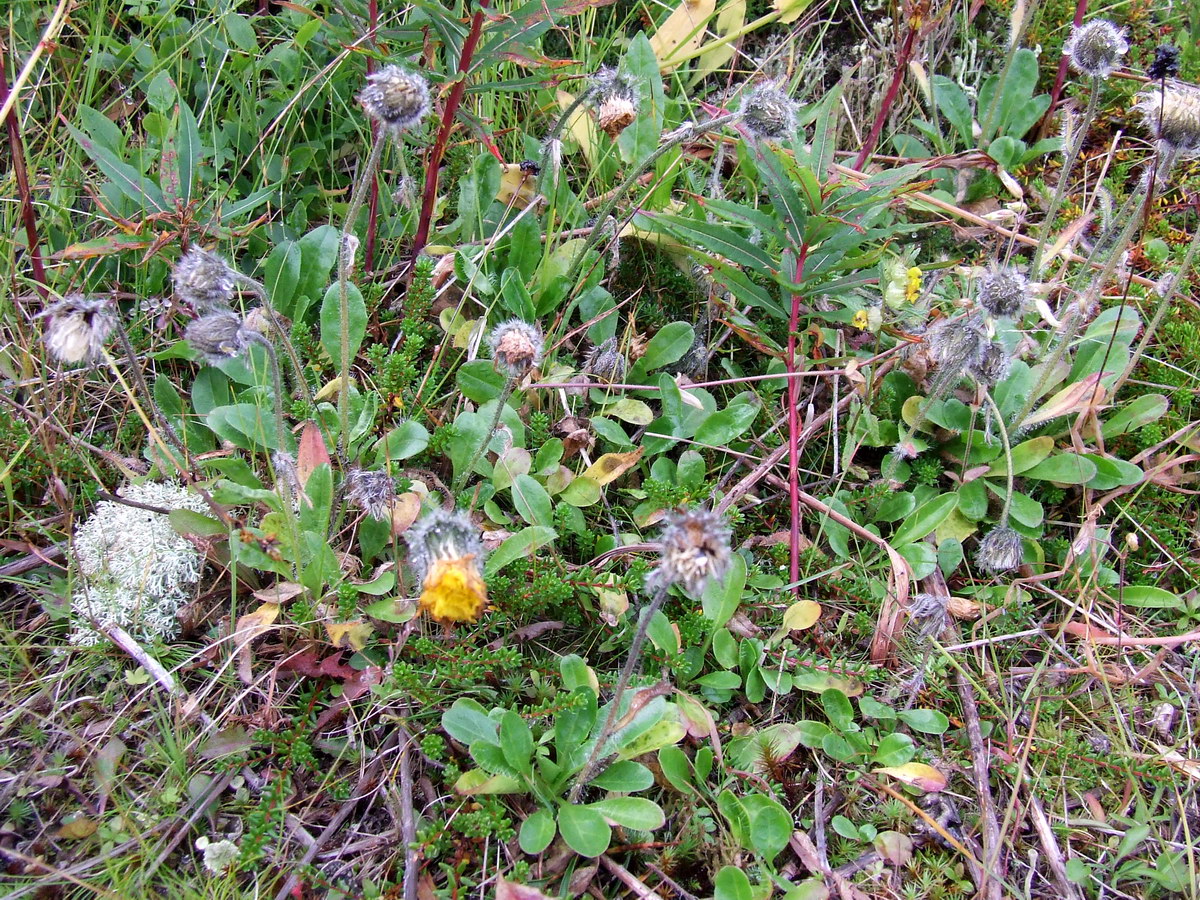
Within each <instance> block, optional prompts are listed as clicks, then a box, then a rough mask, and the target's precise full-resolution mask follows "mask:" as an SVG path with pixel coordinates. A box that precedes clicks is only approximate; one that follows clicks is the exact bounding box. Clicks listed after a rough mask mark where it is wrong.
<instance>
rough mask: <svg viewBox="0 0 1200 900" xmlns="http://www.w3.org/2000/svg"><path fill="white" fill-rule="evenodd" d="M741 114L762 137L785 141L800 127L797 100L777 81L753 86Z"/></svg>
mask: <svg viewBox="0 0 1200 900" xmlns="http://www.w3.org/2000/svg"><path fill="white" fill-rule="evenodd" d="M741 113H742V124H743V125H745V126H746V130H747V131H749V132H750V134H751V135H753V136H754V137H756V138H758V139H759V140H766V141H777V140H782V139H784V138H788V137H791V135H792V132H794V131H795V130H796V103H795V101H793V100H792V98H791V97H789V96H788V95H787V94H785V93H784V92H783V91H781V90H780V89H779V88H777V87H775V86H774V85H773V84H760V85H758V86H756V87H754V88H751V90H750V91H749V93H747V94H746V97H745V99H744V100H742V107H741Z"/></svg>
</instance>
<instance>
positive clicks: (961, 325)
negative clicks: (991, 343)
mask: <svg viewBox="0 0 1200 900" xmlns="http://www.w3.org/2000/svg"><path fill="white" fill-rule="evenodd" d="M925 340H926V341H927V342H928V344H929V352H930V354H931V355H932V356H933V359H934V361H935V362H936V363H937V364H938V365H939V366H940V367H941V368H943V369H948V370H951V371H961V370H963V369H965V368H970V367H971V366H974V365H976V364H977V363H978V362H979V360H980V359H981V358H982V357H983V353H984V351H985V350H986V349H987V332H986V331H985V330H984V327H983V322H982V321H981V320H980V319H979V318H978V317H976V316H966V317H964V318H961V319H941V320H939V321H938V322H935V323H934V324H933V325H932V326H930V328H929V331H928V332H927V333H926V335H925Z"/></svg>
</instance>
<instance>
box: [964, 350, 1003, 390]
mask: <svg viewBox="0 0 1200 900" xmlns="http://www.w3.org/2000/svg"><path fill="white" fill-rule="evenodd" d="M1011 369H1012V354H1010V353H1009V352H1008V348H1007V347H1005V346H1004V344H1003V342H1001V341H991V342H989V343H988V345H987V346H986V347H985V348H984V350H983V355H982V356H980V358H979V360H978V362H976V363H975V364H974V365H973V366H971V374H972V375H973V376H974V377H975V380H976V381H978V382H979V383H980V384H982V385H984V386H985V387H993V386H994V385H997V384H999V383H1000V382H1001V381H1003V380H1004V379H1005V378H1007V377H1008V373H1009V371H1011Z"/></svg>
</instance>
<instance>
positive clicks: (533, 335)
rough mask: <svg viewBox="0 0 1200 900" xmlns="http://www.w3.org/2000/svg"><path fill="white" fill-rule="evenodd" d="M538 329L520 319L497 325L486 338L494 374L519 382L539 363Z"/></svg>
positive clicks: (539, 338)
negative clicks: (497, 373) (519, 379)
mask: <svg viewBox="0 0 1200 900" xmlns="http://www.w3.org/2000/svg"><path fill="white" fill-rule="evenodd" d="M544 340H545V338H543V337H542V329H541V328H539V327H538V326H537V325H530V324H529V323H528V322H522V321H521V320H520V319H509V320H508V321H507V322H501V323H500V324H499V325H497V326H496V327H495V328H493V329H492V333H491V334H489V335H488V348H489V349H490V350H491V351H492V361H493V362H494V364H495V366H496V371H498V372H500V373H502V374H504V375H506V376H508V377H509V378H520V377H521V376H523V375H524V374H525V373H526V372H528V371H529V370H530V369H532V368H533V367H534V366H536V365H538V364H539V363H540V362H541V361H542V342H543V341H544Z"/></svg>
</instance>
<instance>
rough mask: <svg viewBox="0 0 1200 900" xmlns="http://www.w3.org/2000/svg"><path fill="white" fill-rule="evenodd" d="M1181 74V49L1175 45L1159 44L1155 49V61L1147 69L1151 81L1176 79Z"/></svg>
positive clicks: (1147, 75)
mask: <svg viewBox="0 0 1200 900" xmlns="http://www.w3.org/2000/svg"><path fill="white" fill-rule="evenodd" d="M1178 74H1179V48H1178V47H1176V46H1175V45H1174V44H1159V45H1158V46H1157V47H1155V48H1154V61H1153V62H1152V63H1150V65H1148V66H1147V67H1146V77H1147V78H1149V79H1150V80H1151V81H1162V80H1163V79H1164V78H1174V77H1175V76H1176V75H1178Z"/></svg>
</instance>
